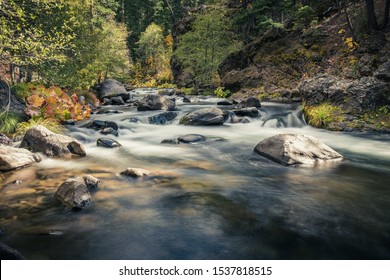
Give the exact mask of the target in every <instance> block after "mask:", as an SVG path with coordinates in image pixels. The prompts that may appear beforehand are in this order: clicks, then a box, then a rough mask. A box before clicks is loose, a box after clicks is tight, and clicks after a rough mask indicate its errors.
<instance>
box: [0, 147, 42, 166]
mask: <svg viewBox="0 0 390 280" xmlns="http://www.w3.org/2000/svg"><path fill="white" fill-rule="evenodd" d="M40 161H41V158H40V157H39V156H38V155H35V154H33V153H31V152H30V151H28V150H26V149H20V148H14V147H10V146H0V171H8V170H13V169H17V168H21V167H24V166H27V165H30V164H33V163H36V162H40Z"/></svg>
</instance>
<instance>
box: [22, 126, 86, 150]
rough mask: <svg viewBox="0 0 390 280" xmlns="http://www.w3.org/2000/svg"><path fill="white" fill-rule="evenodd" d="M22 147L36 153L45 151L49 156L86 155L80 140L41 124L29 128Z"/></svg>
mask: <svg viewBox="0 0 390 280" xmlns="http://www.w3.org/2000/svg"><path fill="white" fill-rule="evenodd" d="M20 147H21V148H26V149H28V150H30V151H32V152H34V153H35V152H40V153H43V154H45V155H47V156H49V157H66V156H69V155H78V156H81V157H84V156H86V152H85V149H84V147H83V145H82V144H81V143H80V142H79V141H77V140H76V139H74V138H72V137H69V136H66V135H62V134H57V133H54V132H51V131H50V130H48V129H47V128H46V127H44V126H41V125H37V126H33V127H32V128H30V129H29V130H27V132H26V134H25V135H24V137H23V140H22V143H21V144H20Z"/></svg>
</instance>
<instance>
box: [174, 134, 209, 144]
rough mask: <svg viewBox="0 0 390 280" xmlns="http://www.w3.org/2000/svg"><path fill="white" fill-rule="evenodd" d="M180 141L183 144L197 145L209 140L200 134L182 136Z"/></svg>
mask: <svg viewBox="0 0 390 280" xmlns="http://www.w3.org/2000/svg"><path fill="white" fill-rule="evenodd" d="M178 140H179V141H180V142H182V143H197V142H204V141H206V140H207V138H206V137H205V136H203V135H200V134H187V135H184V136H180V137H179V138H178Z"/></svg>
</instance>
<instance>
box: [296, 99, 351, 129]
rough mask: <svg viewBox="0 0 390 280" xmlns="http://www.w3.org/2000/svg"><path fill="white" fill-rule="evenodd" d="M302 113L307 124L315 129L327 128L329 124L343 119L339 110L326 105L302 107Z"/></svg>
mask: <svg viewBox="0 0 390 280" xmlns="http://www.w3.org/2000/svg"><path fill="white" fill-rule="evenodd" d="M303 111H304V114H305V118H306V120H307V122H308V124H309V125H311V126H314V127H317V128H327V127H328V125H329V123H331V122H334V121H342V120H343V119H344V118H343V117H342V116H340V113H341V110H340V108H339V107H337V106H333V105H330V104H328V103H322V104H320V105H316V106H304V108H303Z"/></svg>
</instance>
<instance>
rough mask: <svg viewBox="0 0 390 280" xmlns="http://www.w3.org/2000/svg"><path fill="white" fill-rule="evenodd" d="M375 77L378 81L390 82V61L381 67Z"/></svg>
mask: <svg viewBox="0 0 390 280" xmlns="http://www.w3.org/2000/svg"><path fill="white" fill-rule="evenodd" d="M374 77H375V78H377V79H378V80H382V81H385V82H390V61H387V62H385V63H383V64H382V65H381V66H379V68H378V69H377V70H376V71H375V73H374Z"/></svg>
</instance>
